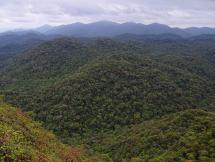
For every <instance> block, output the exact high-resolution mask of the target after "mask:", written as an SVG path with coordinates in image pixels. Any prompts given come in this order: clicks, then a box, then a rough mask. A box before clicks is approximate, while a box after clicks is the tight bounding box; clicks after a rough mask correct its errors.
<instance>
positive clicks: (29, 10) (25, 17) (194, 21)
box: [0, 0, 215, 31]
mask: <svg viewBox="0 0 215 162" xmlns="http://www.w3.org/2000/svg"><path fill="white" fill-rule="evenodd" d="M99 20H109V21H115V22H120V23H122V22H128V21H129V22H131V21H132V22H138V23H144V24H150V23H154V22H157V23H163V24H167V25H170V26H178V27H183V28H184V27H190V26H197V27H201V26H209V27H215V0H0V31H3V30H8V29H14V28H33V27H37V26H41V25H44V24H50V25H61V24H70V23H74V22H83V23H89V22H94V21H99Z"/></svg>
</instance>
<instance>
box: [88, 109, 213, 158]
mask: <svg viewBox="0 0 215 162" xmlns="http://www.w3.org/2000/svg"><path fill="white" fill-rule="evenodd" d="M84 142H85V143H87V144H88V145H90V146H91V147H92V145H93V147H94V148H95V149H96V150H99V151H101V152H106V153H109V154H110V155H111V156H112V158H113V159H114V161H121V160H122V161H123V160H124V161H126V159H127V160H131V161H132V160H133V161H138V162H148V161H149V162H163V161H165V162H172V161H186V160H192V161H194V162H204V161H205V162H206V161H207V162H213V161H215V149H214V147H215V113H214V112H206V111H203V110H186V111H183V112H181V113H175V114H171V115H168V116H165V117H162V118H161V119H156V120H149V121H146V122H143V123H141V124H138V125H133V126H128V127H123V128H120V127H119V128H118V129H116V131H110V132H108V133H107V132H106V133H100V134H97V135H96V136H89V138H88V139H87V140H86V141H84Z"/></svg>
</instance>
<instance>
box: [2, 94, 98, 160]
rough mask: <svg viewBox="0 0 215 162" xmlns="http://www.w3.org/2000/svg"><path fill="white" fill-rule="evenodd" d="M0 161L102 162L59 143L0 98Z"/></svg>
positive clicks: (80, 150) (50, 134)
mask: <svg viewBox="0 0 215 162" xmlns="http://www.w3.org/2000/svg"><path fill="white" fill-rule="evenodd" d="M0 160H1V161H7V162H12V161H23V162H27V161H29V162H30V161H34V162H42V161H43V162H61V161H62V162H68V161H74V162H76V161H77V162H81V161H92V162H95V161H101V159H100V160H99V158H97V157H93V156H91V155H88V154H87V153H86V152H85V151H84V150H82V149H79V148H72V147H68V146H65V145H64V144H62V143H60V142H59V141H58V140H57V138H56V137H55V136H54V135H53V134H52V133H50V132H48V131H46V130H44V129H42V128H41V126H40V124H39V123H37V122H34V121H32V119H31V118H30V117H29V115H27V114H25V113H23V112H21V110H19V109H17V108H14V107H12V106H10V105H8V104H5V103H4V102H3V99H2V97H1V98H0Z"/></svg>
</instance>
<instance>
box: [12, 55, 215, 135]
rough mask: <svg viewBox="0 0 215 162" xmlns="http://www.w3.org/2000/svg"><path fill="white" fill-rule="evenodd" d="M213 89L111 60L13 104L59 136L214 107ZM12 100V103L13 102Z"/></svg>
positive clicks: (177, 74) (164, 70)
mask: <svg viewBox="0 0 215 162" xmlns="http://www.w3.org/2000/svg"><path fill="white" fill-rule="evenodd" d="M214 97H215V96H214V87H213V85H211V84H210V82H207V80H205V79H204V78H201V77H199V76H198V75H195V74H192V73H189V72H187V71H183V70H181V69H177V68H174V67H172V66H169V65H164V64H159V63H157V62H156V61H153V60H151V59H146V58H145V59H142V58H138V57H134V56H132V57H131V56H125V55H117V56H116V55H113V56H110V57H107V58H102V59H98V60H96V61H95V62H93V63H91V64H88V65H86V66H84V67H83V68H81V69H80V70H79V71H78V72H76V73H75V74H73V75H71V76H68V77H66V78H64V79H62V81H59V82H56V83H54V84H53V85H51V86H49V87H46V88H44V89H43V90H41V91H39V92H38V94H35V95H34V96H33V97H31V96H25V95H23V96H20V98H15V101H16V103H15V104H20V105H21V107H23V108H24V110H26V111H33V112H34V114H35V118H36V119H37V120H40V121H43V122H44V125H45V126H46V127H47V128H49V129H51V130H54V131H55V132H56V133H57V134H59V135H60V136H65V137H72V135H73V134H76V133H77V134H82V133H87V132H89V131H92V130H93V131H102V130H109V129H111V130H113V129H115V128H117V127H118V126H126V125H130V124H136V123H141V122H142V121H145V120H148V119H151V118H154V117H160V116H163V115H165V114H168V113H173V112H178V111H183V110H186V109H190V108H197V107H200V106H201V107H202V108H205V109H208V107H209V106H210V105H212V104H214ZM13 100H14V99H13Z"/></svg>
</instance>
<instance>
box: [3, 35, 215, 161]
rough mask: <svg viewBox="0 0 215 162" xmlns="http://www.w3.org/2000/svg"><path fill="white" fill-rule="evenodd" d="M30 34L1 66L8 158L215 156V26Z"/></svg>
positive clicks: (165, 158)
mask: <svg viewBox="0 0 215 162" xmlns="http://www.w3.org/2000/svg"><path fill="white" fill-rule="evenodd" d="M34 41H35V40H34ZM28 42H30V44H28V45H25V47H24V48H23V49H21V50H20V49H19V48H18V49H17V52H16V51H12V52H11V53H10V54H9V55H7V56H6V55H4V61H3V62H2V63H1V65H0V76H1V77H0V94H1V95H2V97H1V101H0V122H1V125H0V144H1V145H0V156H2V159H3V160H5V159H8V161H38V162H39V161H41V159H42V161H45V162H46V161H47V162H48V161H65V162H67V161H74V162H76V161H77V162H79V161H90V162H91V161H92V162H96V161H98V162H100V161H106V162H111V161H114V162H172V161H181V162H185V161H186V160H192V161H193V162H213V161H215V149H214V148H215V114H214V113H215V112H214V111H215V36H214V35H200V36H195V37H190V38H181V37H179V36H176V35H172V34H171V35H170V34H162V35H148V36H144V35H135V34H123V35H119V36H116V37H113V38H73V37H63V38H53V39H51V38H46V39H44V38H38V40H37V39H36V43H34V42H32V41H28ZM32 44H35V45H32ZM22 47H23V46H22ZM0 50H1V48H0ZM3 53H5V52H3ZM0 54H1V52H0ZM0 58H1V57H0ZM15 107H16V108H15ZM45 129H46V130H45ZM5 136H7V137H8V140H6V141H5V138H4V137H5ZM48 142H49V143H48ZM38 158H41V159H38ZM2 159H1V160H2Z"/></svg>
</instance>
